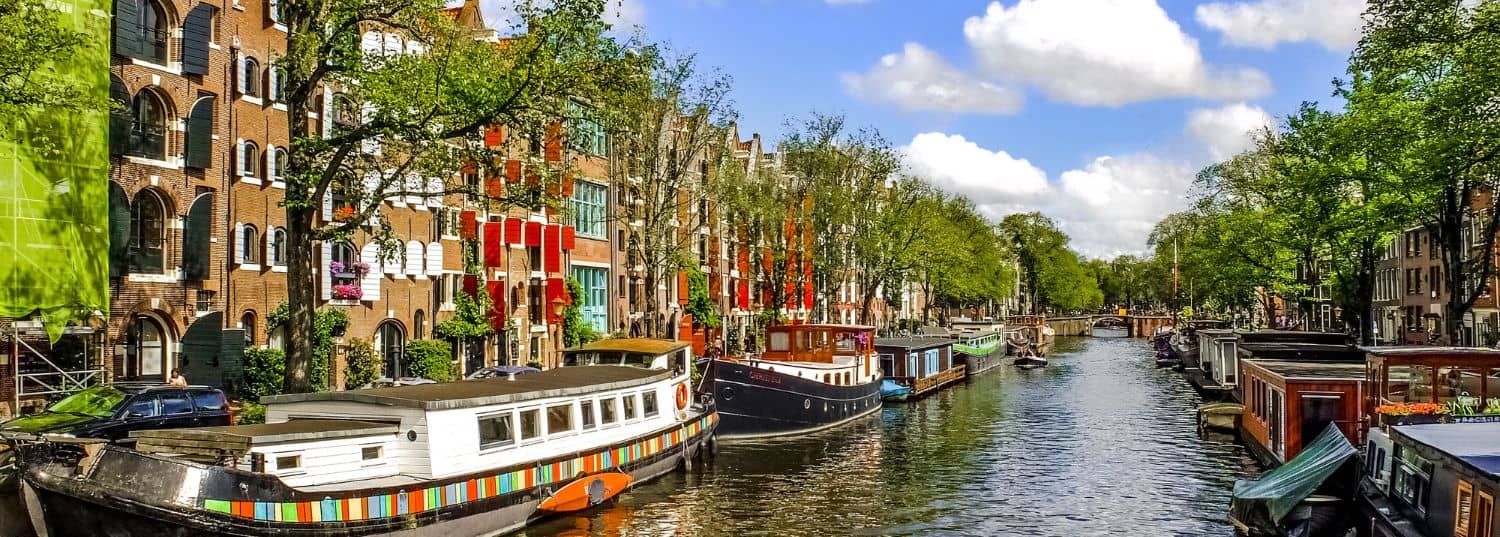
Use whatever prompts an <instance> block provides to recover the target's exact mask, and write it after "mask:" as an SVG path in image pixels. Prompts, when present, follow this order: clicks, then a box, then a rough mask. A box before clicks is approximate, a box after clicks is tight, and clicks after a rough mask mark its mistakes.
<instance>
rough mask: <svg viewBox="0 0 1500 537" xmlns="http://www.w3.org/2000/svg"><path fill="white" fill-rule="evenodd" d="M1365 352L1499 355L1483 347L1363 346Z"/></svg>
mask: <svg viewBox="0 0 1500 537" xmlns="http://www.w3.org/2000/svg"><path fill="white" fill-rule="evenodd" d="M1363 349H1364V351H1365V353H1367V354H1369V355H1371V356H1378V357H1382V358H1383V357H1398V356H1400V357H1419V356H1456V357H1475V358H1496V357H1500V350H1496V349H1487V348H1484V347H1406V346H1402V347H1363Z"/></svg>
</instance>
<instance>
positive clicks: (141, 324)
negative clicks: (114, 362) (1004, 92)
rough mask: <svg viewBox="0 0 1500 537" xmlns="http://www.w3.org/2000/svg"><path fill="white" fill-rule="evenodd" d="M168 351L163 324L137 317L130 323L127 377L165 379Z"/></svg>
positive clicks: (126, 360)
mask: <svg viewBox="0 0 1500 537" xmlns="http://www.w3.org/2000/svg"><path fill="white" fill-rule="evenodd" d="M167 349H168V345H167V334H166V331H165V330H163V329H162V326H161V323H158V322H157V321H156V319H153V318H151V317H149V316H146V315H136V316H135V318H134V319H132V320H131V323H130V344H129V345H127V346H126V347H125V376H127V377H133V378H142V379H146V378H154V379H165V378H166V371H167Z"/></svg>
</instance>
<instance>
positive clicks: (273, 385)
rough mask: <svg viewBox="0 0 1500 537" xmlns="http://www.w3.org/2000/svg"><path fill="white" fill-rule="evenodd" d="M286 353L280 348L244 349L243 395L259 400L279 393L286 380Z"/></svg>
mask: <svg viewBox="0 0 1500 537" xmlns="http://www.w3.org/2000/svg"><path fill="white" fill-rule="evenodd" d="M285 377H286V355H284V354H282V352H281V349H262V348H259V347H254V348H249V349H245V383H244V389H243V391H244V395H245V396H246V397H249V398H250V399H252V400H256V401H259V400H260V398H262V397H265V396H267V395H280V394H281V393H282V392H281V386H282V383H283V382H285V380H286V378H285Z"/></svg>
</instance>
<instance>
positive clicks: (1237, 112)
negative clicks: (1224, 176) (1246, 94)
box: [1184, 103, 1272, 161]
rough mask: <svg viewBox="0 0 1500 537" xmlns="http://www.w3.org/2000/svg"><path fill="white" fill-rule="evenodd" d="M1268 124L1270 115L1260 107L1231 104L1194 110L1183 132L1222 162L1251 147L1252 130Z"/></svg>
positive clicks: (1212, 156) (1252, 143)
mask: <svg viewBox="0 0 1500 537" xmlns="http://www.w3.org/2000/svg"><path fill="white" fill-rule="evenodd" d="M1271 125H1272V122H1271V116H1269V115H1267V114H1266V111H1265V110H1263V109H1261V107H1259V106H1251V105H1247V104H1245V103H1234V104H1229V105H1225V106H1223V107H1220V108H1199V109H1197V110H1193V111H1192V113H1191V114H1189V115H1188V122H1187V127H1186V128H1184V131H1185V132H1186V133H1187V134H1188V136H1190V137H1192V138H1193V139H1194V140H1197V141H1199V142H1200V143H1202V144H1203V146H1204V148H1205V149H1207V150H1208V154H1209V156H1210V157H1211V158H1213V160H1214V161H1221V160H1225V159H1227V158H1229V157H1231V156H1234V154H1236V153H1239V152H1241V151H1244V150H1246V149H1250V147H1251V146H1253V145H1254V143H1255V138H1254V134H1255V131H1258V130H1260V129H1262V128H1264V127H1268V126H1271Z"/></svg>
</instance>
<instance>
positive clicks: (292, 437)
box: [130, 419, 400, 444]
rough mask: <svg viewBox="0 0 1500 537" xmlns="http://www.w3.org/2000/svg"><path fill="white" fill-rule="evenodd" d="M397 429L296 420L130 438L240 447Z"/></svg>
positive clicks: (146, 433) (153, 432) (133, 434)
mask: <svg viewBox="0 0 1500 537" xmlns="http://www.w3.org/2000/svg"><path fill="white" fill-rule="evenodd" d="M399 429H400V428H399V427H397V426H396V425H395V424H392V423H376V422H371V421H353V420H317V419H308V420H302V419H299V420H291V421H283V422H280V423H257V424H254V425H225V426H220V427H194V428H190V429H154V430H146V431H132V432H131V433H130V436H131V437H132V438H136V439H140V440H155V441H157V442H170V441H214V442H234V443H240V444H279V443H283V442H297V441H310V440H332V439H335V438H348V437H358V436H373V435H381V434H396V433H397V432H399Z"/></svg>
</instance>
